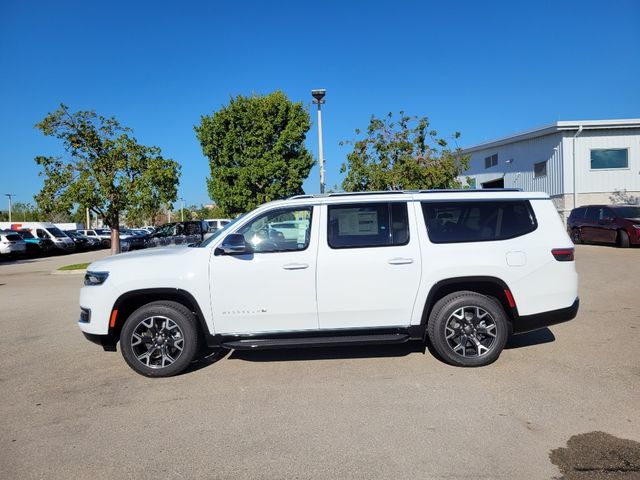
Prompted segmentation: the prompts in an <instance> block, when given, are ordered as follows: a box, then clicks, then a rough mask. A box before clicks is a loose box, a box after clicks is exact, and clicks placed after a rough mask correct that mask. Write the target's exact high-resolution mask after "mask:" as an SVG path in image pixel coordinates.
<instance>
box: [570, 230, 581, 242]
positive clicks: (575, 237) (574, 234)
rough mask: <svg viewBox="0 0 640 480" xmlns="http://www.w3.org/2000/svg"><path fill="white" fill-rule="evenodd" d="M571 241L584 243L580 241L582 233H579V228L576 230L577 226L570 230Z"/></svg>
mask: <svg viewBox="0 0 640 480" xmlns="http://www.w3.org/2000/svg"><path fill="white" fill-rule="evenodd" d="M571 241H572V242H573V244H574V245H580V244H582V243H584V242H583V241H582V235H581V234H580V230H578V229H577V228H574V229H572V230H571Z"/></svg>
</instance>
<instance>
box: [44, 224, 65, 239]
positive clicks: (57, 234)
mask: <svg viewBox="0 0 640 480" xmlns="http://www.w3.org/2000/svg"><path fill="white" fill-rule="evenodd" d="M47 230H49V233H50V234H51V235H53V236H54V237H56V238H64V237H66V235H65V234H64V233H62V230H60V229H59V228H58V227H51V228H47Z"/></svg>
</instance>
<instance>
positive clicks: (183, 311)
mask: <svg viewBox="0 0 640 480" xmlns="http://www.w3.org/2000/svg"><path fill="white" fill-rule="evenodd" d="M120 346H121V350H122V356H123V357H124V359H125V361H126V362H127V363H128V364H129V366H130V367H131V368H132V369H134V370H135V371H136V372H138V373H140V374H142V375H145V376H147V377H170V376H172V375H177V374H178V373H180V372H182V371H184V370H185V369H186V368H187V367H188V366H189V364H190V363H191V362H192V361H193V359H194V358H195V355H196V353H197V352H198V330H197V327H196V323H195V318H194V316H193V314H192V313H191V312H190V311H189V309H188V308H186V307H185V306H184V305H181V304H179V303H176V302H163V301H160V302H152V303H149V304H147V305H144V306H142V307H140V308H139V309H138V310H136V311H135V312H133V313H132V314H131V316H129V318H128V319H127V321H126V322H125V324H124V327H123V328H122V332H121V333H120Z"/></svg>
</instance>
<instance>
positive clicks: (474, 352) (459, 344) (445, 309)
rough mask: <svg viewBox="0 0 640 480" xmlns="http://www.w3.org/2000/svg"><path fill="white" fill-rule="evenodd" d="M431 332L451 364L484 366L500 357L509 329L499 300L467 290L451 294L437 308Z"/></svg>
mask: <svg viewBox="0 0 640 480" xmlns="http://www.w3.org/2000/svg"><path fill="white" fill-rule="evenodd" d="M427 332H428V334H429V340H431V344H432V345H433V347H434V348H435V350H436V352H438V354H439V355H440V356H441V357H442V359H443V360H445V361H446V362H447V363H449V364H451V365H457V366H460V367H480V366H483V365H488V364H490V363H493V362H494V361H495V360H496V359H497V358H498V357H499V356H500V353H501V352H502V350H503V349H504V346H505V344H506V342H507V337H508V334H509V328H508V321H507V317H506V314H505V312H504V310H503V308H502V306H501V305H500V304H499V303H498V302H497V301H496V300H495V299H492V298H490V297H487V296H485V295H481V294H479V293H475V292H467V291H464V292H456V293H452V294H450V295H447V296H446V297H444V298H442V299H440V300H439V301H438V302H437V303H436V304H435V305H434V307H433V310H432V311H431V315H430V317H429V324H428V328H427Z"/></svg>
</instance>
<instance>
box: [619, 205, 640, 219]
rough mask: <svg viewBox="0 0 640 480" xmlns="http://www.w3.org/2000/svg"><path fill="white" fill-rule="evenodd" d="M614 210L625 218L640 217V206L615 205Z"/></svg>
mask: <svg viewBox="0 0 640 480" xmlns="http://www.w3.org/2000/svg"><path fill="white" fill-rule="evenodd" d="M613 210H614V211H615V212H616V213H617V214H618V215H619V216H621V217H623V218H640V207H613Z"/></svg>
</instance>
